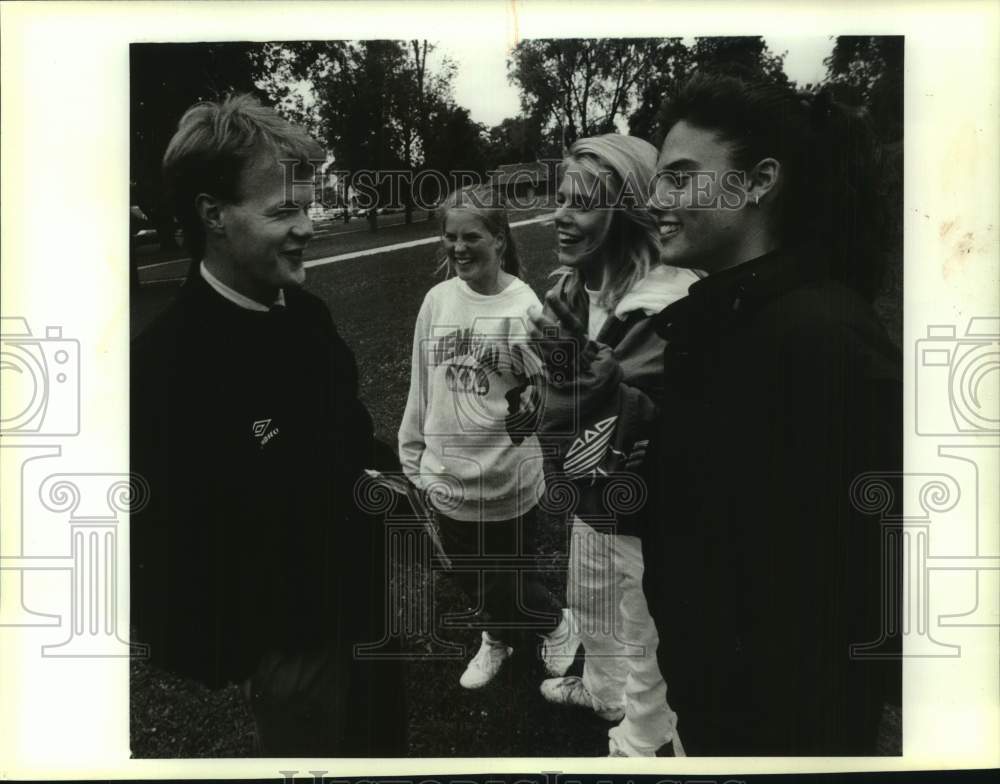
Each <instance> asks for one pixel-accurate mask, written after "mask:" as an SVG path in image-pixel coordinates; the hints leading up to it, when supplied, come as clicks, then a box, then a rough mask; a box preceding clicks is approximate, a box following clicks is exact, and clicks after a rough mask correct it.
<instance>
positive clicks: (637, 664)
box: [566, 518, 679, 756]
mask: <svg viewBox="0 0 1000 784" xmlns="http://www.w3.org/2000/svg"><path fill="white" fill-rule="evenodd" d="M642 572H643V563H642V546H641V543H640V540H639V538H638V537H635V536H621V535H618V534H609V533H601V532H599V531H596V530H594V529H593V528H591V527H590V526H589V525H587V524H586V523H584V522H583V521H582V520H580V519H578V518H577V519H574V521H573V530H572V538H571V541H570V571H569V575H568V577H567V586H566V593H567V600H568V602H569V608H570V611H571V614H572V618H571V621H570V623H571V625H572V627H573V628H574V631H576V633H577V634H578V635H579V638H580V641H581V643H582V644H583V647H584V650H585V652H586V658H585V659H584V667H583V683H584V686H586V687H587V690H588V691H589V692H590V693H591V695H592V696H593V697H594V698H595V699H596V701H597V704H596V705H595V709H599V708H600V707H601V706H604V707H605V708H607V709H612V710H613V709H616V708H617V709H618V710H622V709H624V711H625V717H624V718H623V719H622V721H621V723H620V724H618V726H616V727H614V728H612V729H611V731H610V732H609V733H608V734H609V736H610V737H611V738H612V739H613V741H614V742H615V743H616V744H617V745H618V747H619V748H620V749H621V750H622V751H624V752H626V753H627V754H629V755H632V756H650V755H653V754H655V753H656V750H657V749H658V748H660V747H661V746H662V745H663V744H665V743H666V742H667V741H669V740H670V739H671V738H673V736H674V730H675V727H676V724H677V714H676V713H674V712H673V711H672V710H671V709H670V706H669V705H668V704H667V684H666V683H665V682H664V680H663V676H662V675H661V674H660V668H659V665H658V664H657V662H656V647H657V645H658V644H659V636H658V635H657V632H656V624H655V623H654V622H653V618H652V616H650V614H649V609H648V608H647V606H646V597H645V595H644V594H643V592H642ZM677 745H679V744H677ZM675 748H676V745H675Z"/></svg>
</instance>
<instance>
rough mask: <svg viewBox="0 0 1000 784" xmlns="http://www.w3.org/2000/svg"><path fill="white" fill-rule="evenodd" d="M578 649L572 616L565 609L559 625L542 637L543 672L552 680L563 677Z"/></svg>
mask: <svg viewBox="0 0 1000 784" xmlns="http://www.w3.org/2000/svg"><path fill="white" fill-rule="evenodd" d="M579 647H580V638H579V637H578V636H577V634H576V630H575V628H574V624H573V615H572V613H571V612H570V610H569V608H568V607H567V608H565V609H563V611H562V619H561V620H560V621H559V625H558V626H557V627H556V628H555V629H553V630H552V631H551V632H549V633H548V634H546V635H545V636H544V637H542V661H543V662H544V663H545V671H546V672H547V673H548V674H549V675H551V676H553V677H554V678H558V677H560V676H562V675H565V674H566V670H568V669H569V668H570V665H571V664H572V663H573V660H574V659H575V658H576V651H577V648H579Z"/></svg>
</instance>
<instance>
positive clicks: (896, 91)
mask: <svg viewBox="0 0 1000 784" xmlns="http://www.w3.org/2000/svg"><path fill="white" fill-rule="evenodd" d="M823 64H824V65H825V66H826V68H827V81H828V82H829V83H830V84H831V85H833V86H834V88H835V90H837V91H838V92H839V94H838V95H837V97H838V98H840V99H841V100H845V101H846V102H848V103H853V104H856V105H864V106H866V107H867V108H868V111H869V112H870V114H871V117H872V122H873V124H874V125H875V128H876V130H877V131H878V134H879V136H880V138H881V140H882V141H883V142H884V143H892V142H897V141H899V140H900V139H902V138H903V36H899V35H882V36H853V35H840V36H837V41H836V43H835V44H834V47H833V51H832V52H831V53H830V56H829V57H827V58H826V59H825V60H824V61H823Z"/></svg>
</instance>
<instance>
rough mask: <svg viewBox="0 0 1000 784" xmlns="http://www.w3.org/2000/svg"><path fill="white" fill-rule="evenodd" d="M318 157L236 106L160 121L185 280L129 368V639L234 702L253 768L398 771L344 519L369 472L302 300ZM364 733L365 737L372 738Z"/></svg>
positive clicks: (345, 358)
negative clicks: (255, 757)
mask: <svg viewBox="0 0 1000 784" xmlns="http://www.w3.org/2000/svg"><path fill="white" fill-rule="evenodd" d="M324 158H325V155H324V152H323V150H322V148H321V147H320V146H319V145H318V144H317V143H316V142H315V141H314V140H313V139H312V138H310V136H309V135H308V134H307V133H306V132H305V131H303V130H302V129H300V128H297V127H295V126H293V125H291V124H289V123H288V122H286V121H285V120H283V119H282V118H281V117H279V116H278V115H277V114H276V113H275V112H273V111H272V110H271V109H268V108H266V107H263V106H261V104H260V103H259V102H257V100H256V99H254V98H252V97H250V96H246V95H243V96H236V97H233V98H229V99H227V100H225V101H223V102H219V103H201V104H197V105H195V106H193V107H192V108H190V109H189V110H188V111H187V113H186V114H185V115H184V116H183V118H182V119H181V120H180V123H179V126H178V130H177V132H176V134H175V135H174V137H173V139H172V140H171V142H170V144H169V146H168V148H167V151H166V154H165V156H164V159H163V172H164V179H165V182H166V185H167V187H168V190H169V192H170V197H171V199H172V203H173V206H174V209H175V214H176V216H177V218H178V219H179V220H180V222H181V225H182V227H183V230H184V238H185V244H186V246H187V249H188V251H189V252H190V254H191V259H192V265H191V270H190V273H189V276H188V280H187V281H186V283H185V285H184V286H183V287H182V289H181V291H180V292H179V294H178V296H177V298H176V299H175V301H174V302H173V303H172V304H171V305H170V307H169V308H168V309H167V310H166V311H165V312H164V313H163V314H162V315H161V316H160V317H159V318H158V319H157V320H156V321H155V322H154V323H153V324H152V325H151V326H150V327H149V329H147V330H146V331H145V332H144V333H143V334H142V335H140V336H139V337H138V338H137V339H136V340H135V342H134V344H133V348H132V420H131V421H132V471H133V472H134V473H137V474H139V475H141V476H143V477H144V478H145V479H146V480H147V481H148V482H149V485H150V490H151V502H150V504H149V506H148V507H147V509H145V510H144V511H143V512H142V513H141V514H138V515H136V516H134V518H133V522H132V540H133V593H132V607H133V622H134V625H135V627H136V631H137V634H138V636H139V639H141V640H142V641H143V642H147V643H149V644H150V648H151V656H152V659H153V662H154V663H155V664H157V665H159V666H161V667H164V668H166V669H169V670H171V671H174V672H177V673H180V674H182V675H186V676H188V677H192V678H195V679H197V680H199V681H201V682H203V683H206V684H208V685H209V686H213V687H218V686H222V685H224V684H226V683H230V682H232V683H239V684H241V685H242V687H243V693H244V694H245V695H246V696H247V697H248V700H249V703H250V707H251V709H252V712H253V714H254V718H255V721H256V725H257V734H258V741H259V745H260V749H259V750H260V752H261V753H262V754H264V755H268V756H270V755H280V756H366V755H380V756H381V755H392V754H401V753H403V749H402V746H401V739H402V735H401V728H402V722H403V720H404V719H405V711H403V710H402V708H401V706H399V705H398V701H399V695H400V694H402V689H401V688H399V684H398V678H397V677H396V676H397V673H396V671H395V669H393V668H391V667H389V665H386V664H384V663H383V664H378V665H375V664H370V663H366V662H362V661H357V660H355V658H354V656H353V650H354V646H355V645H359V644H363V643H366V642H372V641H376V640H378V638H379V634H380V624H381V617H380V613H381V603H380V601H379V599H378V596H379V595H380V594H379V592H380V590H381V588H382V582H383V580H382V572H381V558H382V553H381V548H380V546H378V544H377V537H376V536H374V534H375V533H377V530H376V529H377V527H378V526H377V525H376V523H375V521H373V520H371V519H370V518H368V517H366V516H364V515H363V514H361V513H360V512H359V511H358V510H357V508H356V506H355V504H354V502H353V488H354V485H355V482H356V481H357V479H358V477H359V476H360V475H361V474H362V471H363V469H364V468H369V467H380V466H381V467H385V459H384V458H383V459H380V457H379V455H380V454H382V451H381V450H379V449H378V442H377V441H376V440H375V439H374V436H373V427H372V420H371V417H370V416H369V414H368V411H367V410H366V409H365V407H364V405H363V404H362V403H361V401H360V400H359V399H358V394H357V369H356V365H355V361H354V356H353V354H352V353H351V351H350V349H349V348H348V347H347V345H346V344H345V343H344V341H343V340H342V339H341V338H340V336H339V335H338V334H337V331H336V329H335V327H334V324H333V321H332V319H331V316H330V313H329V311H328V309H327V306H326V304H325V303H324V302H323V301H322V300H320V299H318V298H317V297H315V296H313V295H312V294H309V293H308V292H306V291H304V290H303V289H302V285H303V282H304V280H305V268H304V264H303V252H304V251H305V248H306V247H307V245H308V244H309V242H310V240H311V238H312V236H313V229H312V222H311V220H310V218H309V215H308V210H309V207H310V205H311V203H312V201H313V198H314V188H313V185H312V181H313V178H312V171H313V168H314V167H315V166H316V164H317V163H319V162H322V161H323V160H324ZM376 720H377V722H378V727H377V729H376V726H375V722H376Z"/></svg>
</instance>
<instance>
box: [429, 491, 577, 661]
mask: <svg viewBox="0 0 1000 784" xmlns="http://www.w3.org/2000/svg"><path fill="white" fill-rule="evenodd" d="M437 518H438V525H439V526H440V533H441V543H442V545H443V546H444V551H445V553H447V555H448V557H449V558H451V559H452V561H453V566H454V568H453V570H452V572H451V573H450V576H451V577H452V579H453V580H454V581H455V582H456V583H457V584H458V586H459V587H460V588H461V589H462V590H463V591H464V592H465V594H466V595H467V596H468V597H469V601H470V603H471V607H472V611H471V612H469V613H467V614H463V615H461V616H456V615H452V616H446V617H445V618H444V619H443V622H444V623H445V624H446V625H447V626H450V627H453V628H454V627H455V626H461V625H465V626H467V628H477V629H485V630H486V631H488V632H489V633H490V634H491V635H492V636H493V637H494V638H496V639H500V640H503V641H505V642H507V643H509V644H511V645H513V646H514V647H515V648H517V647H519V645H525V646H527V647H530V646H533V645H534V644H535V643H536V642H537V639H538V636H540V635H543V634H546V633H548V632H550V631H552V630H553V629H554V628H555V627H556V626H557V625H558V623H559V618H560V612H561V608H560V605H559V602H558V601H556V599H555V598H554V597H553V596H552V594H551V593H550V592H549V591H548V589H547V588H546V587H545V586H544V585H543V584H542V581H541V579H540V575H539V571H538V569H537V568H533V565H532V564H531V563H529V562H528V559H533V558H534V556H535V554H536V552H537V549H536V547H535V538H536V532H537V522H538V516H537V511H536V509H534V508H533V509H531V510H530V511H528V512H527V513H526V514H524V515H522V516H521V517H519V518H514V519H511V520H500V521H495V522H480V521H466V520H454V519H452V518H450V517H446V516H444V515H442V514H438V515H437ZM466 622H467V623H466Z"/></svg>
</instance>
